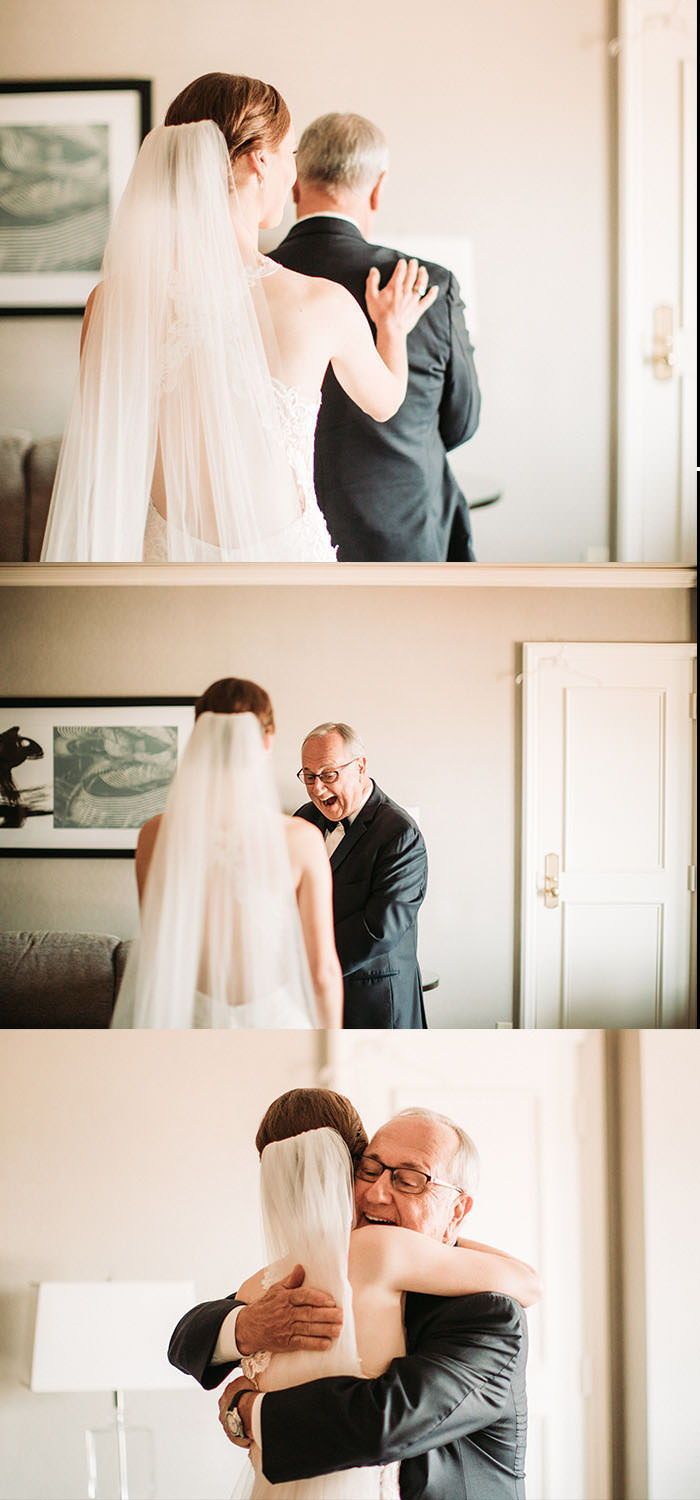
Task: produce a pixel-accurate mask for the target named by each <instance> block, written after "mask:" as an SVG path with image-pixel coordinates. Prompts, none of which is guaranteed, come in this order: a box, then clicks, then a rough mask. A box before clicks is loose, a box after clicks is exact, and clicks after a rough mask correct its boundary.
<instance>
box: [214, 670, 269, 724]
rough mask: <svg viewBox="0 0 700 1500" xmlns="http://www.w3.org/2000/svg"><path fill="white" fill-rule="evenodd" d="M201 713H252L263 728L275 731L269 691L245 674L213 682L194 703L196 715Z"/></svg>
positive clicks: (221, 678)
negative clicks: (247, 678) (249, 680)
mask: <svg viewBox="0 0 700 1500" xmlns="http://www.w3.org/2000/svg"><path fill="white" fill-rule="evenodd" d="M200 714H255V715H256V717H257V718H258V719H259V720H260V723H261V724H262V727H263V729H264V730H266V731H269V732H270V733H274V728H275V715H274V711H273V708H272V704H271V702H270V696H269V693H266V692H265V689H264V688H261V687H258V684H257V682H248V681H246V678H245V677H220V678H219V680H218V682H212V685H211V687H208V688H207V690H206V692H204V693H202V696H201V698H198V699H197V702H196V703H195V706H194V716H195V719H198V718H199V715H200Z"/></svg>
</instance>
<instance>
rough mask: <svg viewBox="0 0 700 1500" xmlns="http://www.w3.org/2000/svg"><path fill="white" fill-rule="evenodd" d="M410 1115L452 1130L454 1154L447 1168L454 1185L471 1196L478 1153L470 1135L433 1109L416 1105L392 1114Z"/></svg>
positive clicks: (475, 1185)
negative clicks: (454, 1139)
mask: <svg viewBox="0 0 700 1500" xmlns="http://www.w3.org/2000/svg"><path fill="white" fill-rule="evenodd" d="M411 1116H412V1117H413V1118H414V1119H419V1120H431V1121H432V1122H433V1124H434V1125H447V1126H449V1129H450V1130H453V1131H454V1133H455V1135H456V1137H457V1144H456V1146H455V1150H454V1154H453V1155H452V1156H451V1157H450V1160H449V1162H448V1163H447V1170H448V1171H449V1172H451V1174H452V1176H453V1177H454V1179H455V1182H454V1185H455V1187H459V1188H461V1190H462V1192H464V1193H468V1194H469V1196H470V1198H471V1197H473V1196H474V1193H475V1192H476V1190H477V1188H478V1186H479V1153H478V1151H477V1149H476V1146H475V1145H474V1142H473V1140H472V1138H471V1136H470V1135H467V1132H466V1130H462V1127H461V1125H457V1124H456V1123H455V1121H454V1120H451V1119H450V1118H449V1116H448V1115H440V1114H438V1112H437V1110H435V1109H421V1108H420V1106H418V1105H417V1106H416V1107H415V1108H414V1109H402V1110H400V1111H399V1113H398V1114H397V1115H394V1119H395V1120H406V1119H409V1118H410V1117H411Z"/></svg>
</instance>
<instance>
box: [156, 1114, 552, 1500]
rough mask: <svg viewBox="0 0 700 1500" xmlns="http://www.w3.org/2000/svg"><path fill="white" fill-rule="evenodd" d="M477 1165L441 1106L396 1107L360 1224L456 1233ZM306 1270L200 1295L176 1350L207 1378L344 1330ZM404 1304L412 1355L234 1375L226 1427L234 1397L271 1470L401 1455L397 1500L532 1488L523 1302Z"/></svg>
mask: <svg viewBox="0 0 700 1500" xmlns="http://www.w3.org/2000/svg"><path fill="white" fill-rule="evenodd" d="M475 1166H476V1152H475V1148H474V1146H473V1143H472V1142H471V1140H470V1138H469V1136H467V1135H465V1133H464V1132H463V1131H462V1130H461V1129H460V1128H459V1127H458V1126H457V1125H455V1124H454V1123H453V1122H452V1121H451V1120H448V1119H447V1118H446V1117H445V1116H443V1115H437V1114H434V1113H432V1112H431V1111H429V1110H421V1109H414V1110H407V1111H405V1112H403V1113H402V1114H400V1115H397V1116H395V1118H394V1119H393V1120H389V1122H388V1123H387V1124H386V1125H383V1126H382V1127H381V1129H380V1130H378V1131H377V1133H376V1135H375V1136H374V1137H373V1139H372V1140H371V1141H370V1142H369V1144H368V1146H367V1148H366V1151H365V1154H364V1156H363V1157H362V1158H361V1159H360V1161H359V1162H358V1164H357V1169H356V1180H355V1200H356V1205H357V1223H358V1226H360V1227H361V1226H362V1225H363V1224H368V1223H376V1222H377V1221H378V1220H379V1221H381V1222H383V1223H389V1224H397V1225H399V1226H401V1227H403V1228H405V1229H412V1230H414V1231H416V1232H417V1233H419V1234H425V1235H428V1236H430V1237H431V1238H432V1239H436V1240H440V1241H443V1242H445V1243H447V1244H454V1243H456V1241H457V1238H458V1233H459V1228H460V1224H461V1222H462V1220H463V1219H464V1216H465V1214H466V1213H468V1211H469V1209H470V1208H471V1204H472V1198H471V1192H472V1191H473V1187H474V1174H475ZM416 1181H418V1183H419V1191H416V1190H415V1184H416ZM421 1183H422V1186H420V1184H421ZM409 1184H410V1190H409ZM446 1184H449V1185H450V1186H449V1187H447V1186H446ZM452 1184H454V1186H452ZM295 1280H296V1282H297V1285H296V1286H294V1285H291V1283H292V1282H293V1281H295ZM298 1282H299V1277H296V1278H294V1277H288V1278H287V1282H286V1283H285V1282H280V1283H277V1284H276V1285H275V1286H273V1287H271V1288H270V1290H269V1291H268V1292H266V1293H265V1295H264V1296H263V1297H262V1298H261V1300H260V1301H259V1302H257V1303H255V1304H253V1305H251V1306H250V1307H246V1306H244V1305H243V1304H241V1303H239V1302H237V1301H236V1299H235V1298H232V1297H227V1298H223V1299H222V1300H221V1301H219V1302H209V1303H202V1304H200V1306H199V1307H196V1308H194V1309H193V1310H192V1311H191V1312H189V1313H187V1314H186V1315H185V1317H184V1318H183V1319H182V1320H181V1322H180V1323H179V1324H178V1327H177V1328H176V1330H175V1333H174V1334H173V1338H172V1341H171V1345H170V1351H169V1352H170V1359H171V1360H172V1362H173V1364H175V1365H177V1367H178V1368H179V1369H181V1370H184V1371H185V1373H186V1374H190V1375H193V1376H194V1377H195V1379H196V1380H198V1381H199V1382H200V1384H201V1385H203V1386H204V1388H205V1389H206V1390H211V1389H212V1388H213V1387H214V1386H216V1385H218V1384H219V1382H220V1381H221V1380H223V1379H224V1377H225V1376H226V1375H227V1374H228V1373H229V1372H230V1371H231V1370H232V1369H233V1368H234V1366H235V1364H236V1363H237V1362H238V1360H239V1359H240V1356H241V1354H247V1353H251V1354H252V1353H256V1352H258V1351H259V1350H262V1349H266V1350H270V1351H284V1350H289V1349H290V1348H300V1347H303V1348H323V1347H324V1346H325V1345H326V1344H327V1341H328V1338H329V1336H330V1337H336V1336H337V1321H338V1311H337V1309H335V1308H334V1307H333V1306H330V1307H329V1306H327V1305H325V1304H323V1303H322V1301H321V1299H323V1296H324V1294H323V1293H321V1292H316V1291H314V1290H313V1289H309V1290H308V1291H307V1290H306V1289H305V1288H304V1287H303V1286H299V1285H298ZM534 1295H535V1296H536V1295H537V1292H536V1291H535V1293H534ZM327 1301H328V1299H326V1303H327ZM404 1318H405V1328H406V1350H407V1352H406V1355H405V1356H404V1357H403V1358H400V1359H395V1360H393V1361H392V1363H391V1364H390V1366H389V1368H388V1370H387V1371H386V1372H385V1374H383V1375H381V1376H379V1377H378V1378H376V1379H373V1380H362V1379H355V1378H353V1377H350V1376H338V1377H330V1378H326V1379H323V1380H315V1381H312V1382H310V1383H309V1384H306V1385H301V1386H297V1387H294V1388H289V1389H287V1390H282V1391H269V1392H267V1393H266V1394H265V1395H264V1396H260V1395H258V1394H257V1393H256V1392H255V1391H254V1390H251V1389H250V1382H249V1381H245V1382H241V1381H234V1382H233V1383H232V1384H231V1385H229V1386H228V1387H227V1388H226V1390H225V1391H224V1393H223V1395H222V1397H221V1400H220V1402H219V1411H220V1417H221V1420H222V1425H223V1426H224V1431H226V1432H227V1435H228V1436H230V1435H231V1434H230V1431H229V1430H228V1424H227V1414H228V1410H229V1407H230V1405H231V1403H232V1402H234V1403H235V1404H236V1405H237V1409H238V1414H239V1418H240V1421H241V1424H242V1427H243V1431H244V1433H245V1434H246V1435H247V1436H248V1437H254V1438H255V1439H256V1441H257V1443H258V1445H259V1447H260V1449H261V1456H262V1467H263V1472H264V1473H265V1475H266V1477H267V1479H268V1480H270V1482H271V1483H273V1484H285V1483H287V1484H289V1483H291V1482H292V1481H294V1480H297V1479H306V1478H310V1477H311V1476H313V1475H316V1474H325V1473H329V1472H332V1471H335V1470H338V1469H352V1468H356V1467H362V1466H365V1465H372V1464H385V1463H387V1464H388V1463H392V1462H395V1461H396V1460H401V1468H400V1476H399V1479H400V1492H401V1500H419V1497H422V1500H471V1497H473V1496H478V1500H524V1496H525V1489H524V1462H525V1442H526V1431H527V1415H526V1392H525V1364H526V1358H527V1328H526V1323H525V1318H524V1315H523V1313H522V1309H521V1307H520V1306H519V1304H518V1303H516V1302H513V1301H512V1300H511V1299H510V1298H508V1297H504V1296H502V1295H497V1294H494V1293H482V1294H479V1295H475V1296H469V1297H433V1296H429V1295H426V1294H421V1295H418V1294H415V1293H409V1294H408V1295H407V1297H406V1301H405V1310H404ZM334 1320H335V1321H334Z"/></svg>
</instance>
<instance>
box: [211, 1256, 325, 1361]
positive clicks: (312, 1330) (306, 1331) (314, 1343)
mask: <svg viewBox="0 0 700 1500" xmlns="http://www.w3.org/2000/svg"><path fill="white" fill-rule="evenodd" d="M305 1276H306V1273H305V1271H304V1267H303V1266H295V1267H294V1269H293V1270H292V1271H290V1273H289V1275H288V1276H285V1278H284V1281H276V1282H275V1284H274V1286H271V1287H270V1288H269V1289H268V1291H266V1292H265V1293H264V1295H263V1296H262V1297H260V1299H259V1300H258V1301H257V1302H250V1303H248V1305H247V1306H246V1307H243V1308H241V1311H240V1312H239V1314H238V1318H237V1320H236V1344H237V1346H238V1349H239V1350H240V1352H241V1354H257V1353H258V1351H259V1350H262V1349H265V1350H268V1351H269V1352H270V1353H271V1354H279V1353H282V1352H283V1351H287V1350H290V1349H312V1350H315V1352H316V1353H317V1354H318V1353H320V1352H322V1351H323V1350H324V1349H330V1347H331V1345H332V1343H333V1341H334V1340H335V1339H337V1338H338V1335H339V1333H340V1330H341V1328H342V1326H343V1312H342V1308H340V1307H336V1304H335V1302H334V1300H333V1298H332V1297H331V1296H330V1294H329V1293H328V1292H319V1291H317V1290H316V1288H315V1287H307V1286H305V1285H304V1280H305Z"/></svg>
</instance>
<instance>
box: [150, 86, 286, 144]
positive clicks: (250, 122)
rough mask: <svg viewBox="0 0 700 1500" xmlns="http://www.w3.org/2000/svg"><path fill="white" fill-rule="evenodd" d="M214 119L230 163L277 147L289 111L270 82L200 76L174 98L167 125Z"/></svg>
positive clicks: (281, 138)
mask: <svg viewBox="0 0 700 1500" xmlns="http://www.w3.org/2000/svg"><path fill="white" fill-rule="evenodd" d="M195 120H213V121H214V124H215V125H218V127H219V130H220V131H221V134H222V135H223V137H224V140H225V141H226V146H227V148H228V153H229V156H230V158H231V162H232V163H233V162H235V161H237V159H238V157H239V156H245V155H246V152H248V151H256V150H259V149H260V147H261V146H271V147H272V148H273V149H274V148H275V146H279V144H280V141H282V140H284V137H285V135H286V134H287V131H288V130H289V127H290V125H291V118H290V114H289V110H288V108H287V106H286V104H285V102H284V99H283V98H282V95H281V94H280V93H278V91H277V89H276V88H273V86H272V84H271V83H262V82H261V80H260V79H259V78H245V77H243V76H241V75H239V74H237V73H203V74H202V77H201V78H195V79H194V82H193V83H188V85H187V87H186V88H184V89H183V90H182V92H181V93H180V94H178V96H177V98H176V99H173V102H172V104H171V105H170V107H169V109H168V111H167V114H166V116H165V124H166V125H187V124H191V123H193V122H194V121H195Z"/></svg>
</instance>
